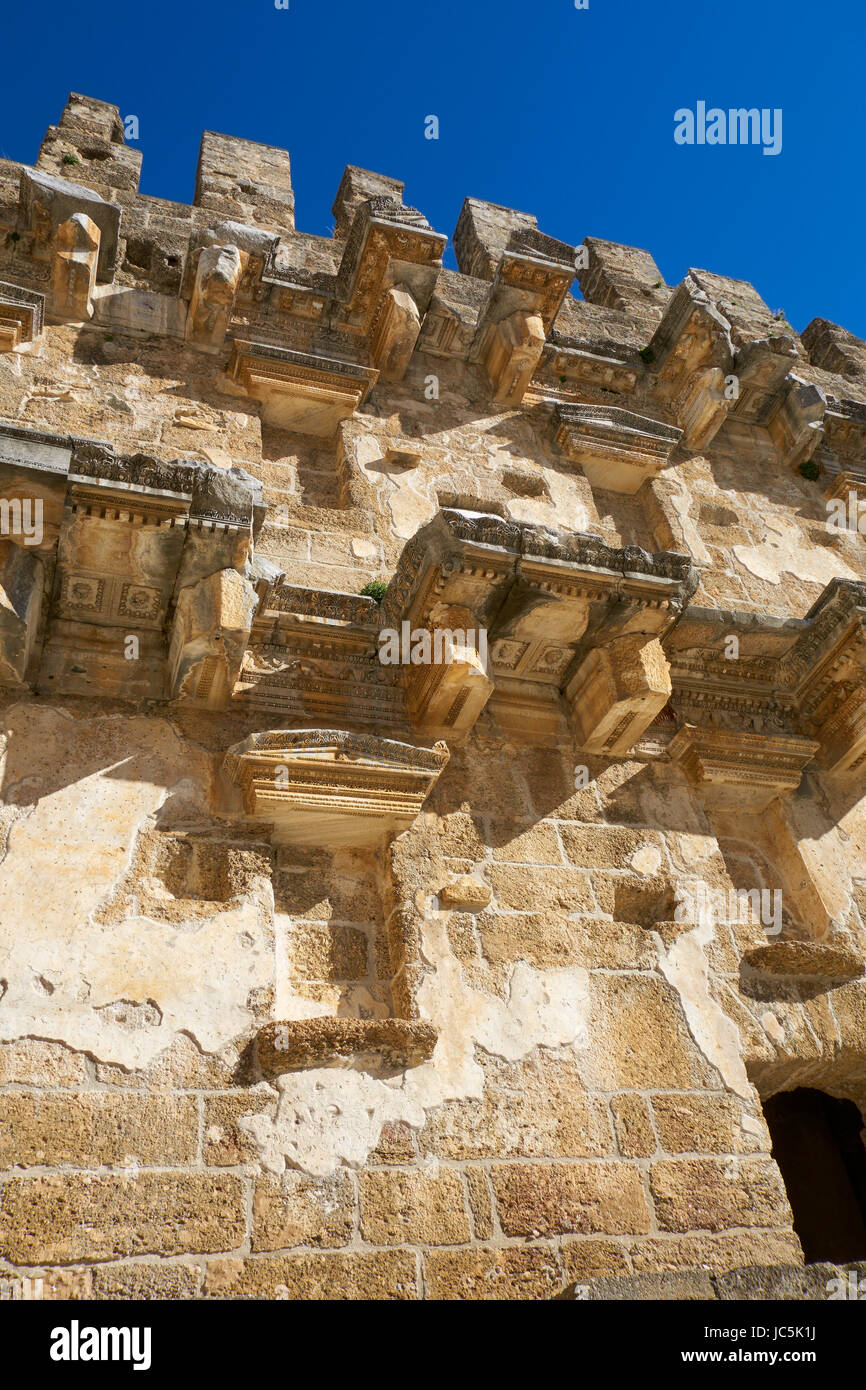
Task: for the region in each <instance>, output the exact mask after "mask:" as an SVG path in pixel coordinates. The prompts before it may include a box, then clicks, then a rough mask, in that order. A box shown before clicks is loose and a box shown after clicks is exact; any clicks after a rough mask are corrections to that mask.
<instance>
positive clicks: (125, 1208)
mask: <svg viewBox="0 0 866 1390" xmlns="http://www.w3.org/2000/svg"><path fill="white" fill-rule="evenodd" d="M244 1224H245V1223H244V1213H243V1189H242V1187H241V1184H240V1182H239V1181H238V1179H237V1178H235V1177H229V1176H223V1175H215V1174H213V1173H207V1174H202V1173H184V1174H172V1173H139V1174H137V1175H136V1174H135V1173H134V1172H131V1173H129V1174H128V1175H127V1176H125V1177H92V1176H88V1175H84V1174H75V1175H71V1174H70V1175H68V1176H64V1177H39V1178H12V1179H10V1181H9V1182H7V1183H5V1184H4V1187H3V1205H2V1208H0V1252H2V1254H3V1256H4V1258H5V1259H8V1260H11V1261H12V1263H13V1264H39V1263H41V1264H52V1265H53V1264H73V1263H75V1262H76V1261H79V1260H82V1259H87V1260H108V1259H117V1258H120V1257H122V1256H125V1255H180V1254H187V1253H189V1254H196V1253H198V1252H200V1251H201V1252H203V1251H209V1250H225V1249H234V1248H236V1247H237V1246H239V1245H240V1244H241V1242H242V1240H243V1236H244Z"/></svg>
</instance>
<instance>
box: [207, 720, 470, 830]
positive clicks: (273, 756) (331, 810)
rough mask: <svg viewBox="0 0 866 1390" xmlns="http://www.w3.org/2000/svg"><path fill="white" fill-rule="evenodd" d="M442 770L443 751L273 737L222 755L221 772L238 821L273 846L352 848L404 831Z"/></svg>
mask: <svg viewBox="0 0 866 1390" xmlns="http://www.w3.org/2000/svg"><path fill="white" fill-rule="evenodd" d="M447 762H448V749H447V747H446V746H445V744H443V743H437V744H436V745H435V746H434V747H433V748H415V747H413V746H412V745H411V744H407V743H398V742H396V741H394V740H393V739H386V738H374V737H373V736H372V735H364V734H353V733H348V732H346V731H344V730H341V729H299V730H290V729H276V730H270V731H268V732H266V733H258V734H251V735H250V736H249V738H247V739H246V740H244V742H243V743H239V744H236V745H235V746H234V747H233V748H231V749H229V751H228V753H227V754H226V757H225V761H224V764H223V768H224V771H225V775H226V777H227V779H228V782H229V783H230V784H231V785H232V786H234V787H236V788H237V789H238V790H239V792H240V796H241V802H242V806H243V811H244V813H245V815H247V816H249V817H251V818H252V819H254V820H256V821H264V822H267V823H269V824H271V825H272V826H273V833H274V837H275V839H276V840H278V841H280V842H282V843H287V844H294V845H306V846H315V847H318V848H321V847H322V846H328V847H331V848H336V847H339V846H348V847H352V848H358V847H359V846H363V845H376V844H381V843H382V841H383V840H385V839H387V838H389V837H390V836H393V835H396V834H399V833H400V831H402V830H405V829H407V828H408V826H410V825H411V824H412V822H413V821H414V819H415V817H416V816H417V815H418V813H419V811H420V810H421V807H422V805H423V804H424V801H425V800H426V798H427V796H428V795H429V793H430V791H431V789H432V787H433V785H434V784H435V782H436V780H437V778H438V777H439V774H440V773H441V771H442V769H443V768H444V767H445V765H446V763H447Z"/></svg>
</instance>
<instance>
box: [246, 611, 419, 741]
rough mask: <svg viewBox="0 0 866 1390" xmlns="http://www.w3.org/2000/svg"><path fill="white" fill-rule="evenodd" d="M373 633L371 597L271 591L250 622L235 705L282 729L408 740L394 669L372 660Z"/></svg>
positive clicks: (376, 624)
mask: <svg viewBox="0 0 866 1390" xmlns="http://www.w3.org/2000/svg"><path fill="white" fill-rule="evenodd" d="M378 627H379V608H378V605H377V604H376V603H375V601H374V600H373V599H370V598H364V597H362V596H360V595H358V594H339V593H326V592H323V591H321V590H313V589H301V588H296V587H294V586H291V585H287V584H282V585H278V586H277V587H276V588H274V589H273V590H271V591H270V593H268V595H267V596H266V598H265V601H264V603H263V605H262V607H261V608H260V611H259V614H258V616H257V617H256V620H255V622H254V623H253V628H252V633H251V636H250V643H249V648H248V650H247V652H246V654H245V656H244V660H243V665H242V668H241V672H240V677H239V680H238V684H237V686H236V690H235V700H236V702H238V703H240V704H242V705H243V707H244V708H245V709H247V710H250V711H255V712H256V714H257V716H258V717H263V716H268V717H269V718H272V719H273V720H274V722H280V723H282V724H284V725H285V724H288V723H290V722H297V723H300V724H302V725H304V726H308V725H310V724H318V725H321V726H323V727H338V728H352V729H371V730H372V729H373V728H378V729H385V730H387V731H388V733H389V734H391V733H393V734H394V736H395V737H397V738H400V737H403V736H405V735H407V734H409V732H410V731H409V726H408V724H407V721H406V700H405V692H404V689H403V685H402V681H401V678H400V673H399V670H398V668H396V667H394V666H384V665H382V664H381V663H380V662H379V660H378V658H377V652H376V634H377V631H378Z"/></svg>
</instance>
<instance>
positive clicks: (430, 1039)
mask: <svg viewBox="0 0 866 1390" xmlns="http://www.w3.org/2000/svg"><path fill="white" fill-rule="evenodd" d="M437 1037H438V1032H437V1030H436V1028H434V1026H433V1024H432V1023H425V1022H424V1021H423V1020H421V1019H405V1018H330V1017H327V1016H325V1015H323V1016H322V1017H320V1018H303V1019H290V1020H288V1021H287V1022H285V1023H268V1024H266V1025H265V1027H264V1028H262V1029H261V1031H260V1032H259V1035H258V1038H257V1040H256V1048H257V1056H258V1061H259V1065H260V1066H261V1068H262V1070H263V1071H264V1072H265V1073H266V1074H268V1075H279V1074H280V1073H282V1072H287V1071H296V1070H299V1069H303V1068H306V1067H340V1066H352V1067H357V1066H358V1065H359V1064H361V1063H362V1059H364V1060H366V1062H367V1064H368V1065H375V1066H377V1067H385V1068H386V1069H389V1070H391V1071H394V1072H399V1071H404V1070H406V1069H407V1068H409V1067H417V1066H419V1065H420V1063H421V1062H426V1061H428V1060H429V1058H430V1057H432V1055H433V1049H434V1048H435V1046H436V1039H437Z"/></svg>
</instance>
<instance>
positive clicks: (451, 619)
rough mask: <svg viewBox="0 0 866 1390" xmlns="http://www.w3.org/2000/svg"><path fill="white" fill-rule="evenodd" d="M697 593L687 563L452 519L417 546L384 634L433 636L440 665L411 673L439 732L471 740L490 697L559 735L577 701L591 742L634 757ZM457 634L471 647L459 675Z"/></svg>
mask: <svg viewBox="0 0 866 1390" xmlns="http://www.w3.org/2000/svg"><path fill="white" fill-rule="evenodd" d="M696 586H697V575H696V573H695V571H694V570H693V569H692V567H691V565H690V562H689V560H688V558H687V557H686V556H680V555H673V554H657V555H649V554H647V552H646V551H643V550H640V549H639V548H638V547H636V546H635V547H629V548H627V549H626V550H614V549H611V548H610V547H609V546H607V545H605V544H604V542H603V541H601V540H600V539H599V538H598V537H595V536H589V535H581V534H578V535H575V534H570V535H560V534H558V533H557V532H552V531H549V530H547V529H546V528H544V527H541V526H532V525H528V524H518V523H516V522H507V521H503V520H502V519H501V518H499V517H496V516H490V515H479V514H478V513H468V512H460V511H452V510H445V511H441V512H439V514H438V515H437V516H436V517H435V518H434V519H433V521H431V522H429V523H428V525H427V526H425V527H423V528H422V529H421V530H420V531H419V532H418V533H417V535H416V536H415V537H414V538H413V539H412V540H411V541H410V542H409V543H408V544H407V546H406V547H405V549H404V551H403V554H402V556H401V558H400V561H399V564H398V566H397V571H396V573H395V575H394V577H393V579H392V581H391V583H390V585H389V587H388V591H387V593H386V595H385V598H384V600H383V603H382V625H383V627H384V628H388V629H389V630H392V631H395V632H397V633H399V632H401V631H402V630H403V626H404V625H405V627H406V629H407V631H408V634H417V633H419V632H420V633H421V634H424V633H426V634H427V635H428V639H429V640H428V643H427V649H428V651H429V652H430V653H431V654H432V658H433V659H432V661H430V660H426V661H422V662H419V663H418V664H417V665H415V664H413V663H411V662H410V663H407V664H406V665H404V666H403V668H402V669H403V675H404V682H405V686H406V690H407V704H408V707H409V712H410V716H411V717H412V719H413V722H414V725H415V727H416V728H417V729H419V730H423V731H424V733H425V734H426V735H427V736H432V735H433V734H435V735H436V736H448V737H455V736H459V735H463V734H465V733H467V732H468V730H469V729H471V727H472V726H473V724H474V723H475V720H476V719H477V717H478V715H479V714H480V712H481V710H482V709H483V708H484V707H485V705H486V704H487V701H488V700H489V699H492V705H491V708H494V707H495V713H496V717H497V718H498V719H499V720H500V722H502V723H503V724H505V725H506V726H507V727H508V728H511V729H513V730H514V731H515V732H519V733H520V734H521V735H522V736H523V737H526V736H531V735H532V734H533V733H545V732H550V731H552V730H553V729H555V728H556V726H557V724H558V722H559V719H560V717H561V711H562V704H561V694H562V693H564V694H565V696H566V700H567V702H568V706H569V707H570V708H571V711H572V716H573V720H574V725H575V729H576V732H577V735H578V739H579V742H580V745H581V746H582V747H585V748H587V749H591V750H598V751H601V750H602V749H604V750H607V751H611V750H616V752H620V751H624V750H625V749H626V748H628V747H630V746H631V745H632V744H633V743H634V742H635V740H637V739H638V738H639V737H640V736H641V734H642V733H643V731H644V729H645V728H646V726H647V725H648V724H649V723H650V722H651V721H652V720H653V719H654V718H655V716H656V714H657V713H658V711H659V710H660V709H661V708H662V706H663V705H664V704H665V703H666V701H667V699H668V696H669V694H670V685H669V681H668V678H667V661H666V659H665V657H664V655H663V653H662V651H661V648H660V647H659V645H658V643H659V639H660V638H661V637H662V636H663V635H664V634H665V633H666V632H667V631H668V630H669V629H670V628H671V627H672V626H673V624H675V623H676V621H677V619H678V618H679V616H680V614H681V612H682V610H683V607H684V606H685V604H686V602H687V601H688V598H689V597H690V596H691V594H692V593H693V592H694V589H695V587H696ZM445 632H452V633H453V632H456V633H457V634H459V636H460V639H462V644H461V643H460V642H459V643H458V647H457V649H456V651H455V652H454V657H455V659H454V660H453V662H452V663H451V665H450V668H449V664H448V662H447V642H446V641H443V640H441V639H440V641H439V642H438V646H437V634H444V633H445ZM421 645H422V649H423V645H424V644H423V643H422V644H421ZM485 646H486V647H487V650H488V651H489V661H488V669H487V670H485V669H484V662H483V650H484V647H485Z"/></svg>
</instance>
